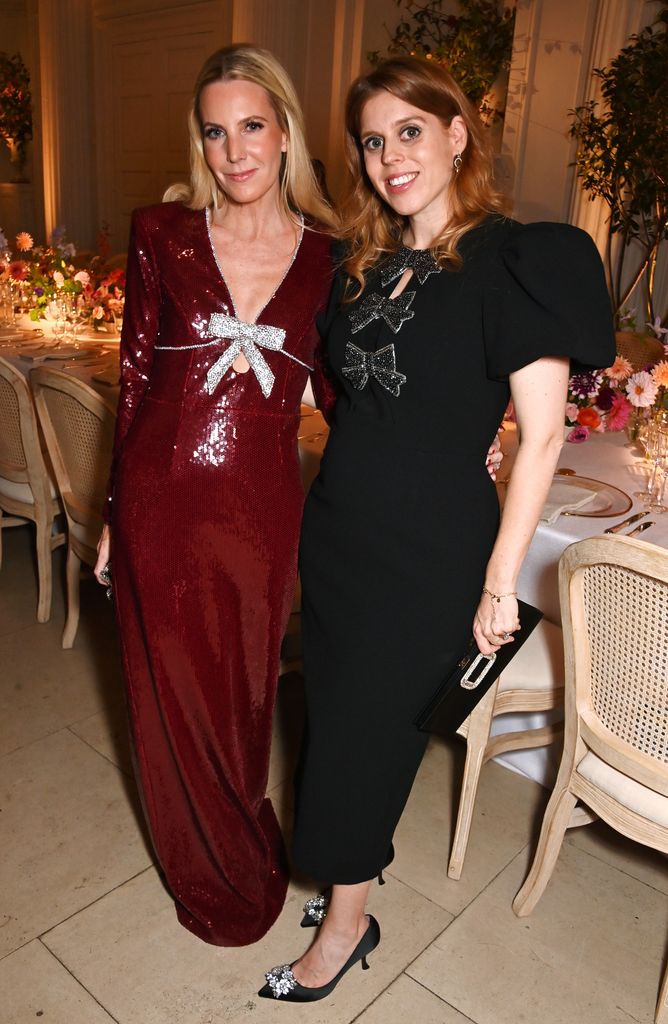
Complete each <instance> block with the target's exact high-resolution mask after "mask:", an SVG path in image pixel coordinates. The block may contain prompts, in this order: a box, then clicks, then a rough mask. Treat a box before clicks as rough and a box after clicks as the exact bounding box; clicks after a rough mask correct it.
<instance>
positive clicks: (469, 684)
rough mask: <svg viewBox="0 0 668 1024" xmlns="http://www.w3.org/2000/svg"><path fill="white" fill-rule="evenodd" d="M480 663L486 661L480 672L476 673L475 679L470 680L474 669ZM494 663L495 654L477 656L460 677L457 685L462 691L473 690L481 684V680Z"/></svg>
mask: <svg viewBox="0 0 668 1024" xmlns="http://www.w3.org/2000/svg"><path fill="white" fill-rule="evenodd" d="M480 661H486V662H487V664H486V665H485V667H484V668H483V669H482V671H480V672H479V673H478V675H477V676H476V678H475V679H472V678H471V677H472V676H473V672H474V669H475V668H476V666H477V665H478V664H479V662H480ZM495 661H496V654H478V657H477V658H475V659H474V660H473V661H472V662H471V664H470V665H469V667H468V668H467V670H466V672H465V673H464V675H463V676H462V678H461V681H460V683H459V685H460V686H461V687H462V688H463V689H464V690H475V688H476V686H478V685H479V684H480V683H481V682H482V680H483V679H484V678H485V676H486V675H487V673H488V672H489V670H490V668H491V667H492V665H493V664H494V662H495Z"/></svg>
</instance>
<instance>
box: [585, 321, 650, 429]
mask: <svg viewBox="0 0 668 1024" xmlns="http://www.w3.org/2000/svg"><path fill="white" fill-rule="evenodd" d="M648 327H650V329H651V330H652V331H653V332H654V334H655V336H656V337H657V338H658V339H659V340H661V341H663V339H664V337H665V336H666V334H668V331H667V330H666V329H665V328H663V327H662V326H661V324H660V322H659V321H658V320H657V321H655V322H654V323H653V324H648ZM667 349H668V346H664V358H663V359H659V360H657V361H655V362H654V363H649V364H648V365H647V366H644V367H643V368H642V369H639V370H634V368H633V366H632V364H631V363H630V362H629V360H628V359H626V358H625V357H624V356H623V355H618V356H617V358H616V359H615V361H614V363H613V364H612V366H609V367H608V368H607V369H605V370H591V371H588V372H586V373H575V374H573V376H572V377H571V378H570V380H569V384H568V402H567V405H566V425H567V426H569V427H570V428H571V429H570V431H569V433H568V434H567V436H566V440H567V441H571V442H574V443H576V444H577V443H582V442H583V441H586V440H587V438H588V437H589V434H590V433H591V431H592V430H595V431H607V430H624V429H625V428H626V429H628V428H629V427H632V428H636V429H635V433H636V436H637V428H639V426H640V423H641V422H642V420H643V419H648V418H650V417H651V416H652V415H653V414H654V413H658V412H660V411H662V410H664V409H668V350H667ZM632 432H634V431H633V430H632Z"/></svg>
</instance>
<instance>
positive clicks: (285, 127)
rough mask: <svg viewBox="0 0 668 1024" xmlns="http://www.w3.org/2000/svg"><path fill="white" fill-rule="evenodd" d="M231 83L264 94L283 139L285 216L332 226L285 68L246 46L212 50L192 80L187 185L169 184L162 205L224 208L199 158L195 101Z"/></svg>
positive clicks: (200, 143) (256, 48)
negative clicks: (213, 87)
mask: <svg viewBox="0 0 668 1024" xmlns="http://www.w3.org/2000/svg"><path fill="white" fill-rule="evenodd" d="M235 80H236V81H239V80H241V81H245V82H254V83H255V84H256V85H259V86H261V87H262V88H263V89H264V90H265V91H266V92H267V94H268V96H269V100H270V101H271V105H272V107H273V109H274V111H275V113H276V118H277V120H278V124H279V126H280V128H281V131H283V132H284V133H285V135H286V136H287V139H288V146H287V152H286V153H285V154H284V159H283V160H282V162H281V173H280V193H281V203H282V205H283V208H284V210H285V213H286V214H287V215H288V216H289V217H292V218H293V219H294V218H295V217H296V216H297V215H299V214H300V213H301V214H304V216H306V217H307V218H309V219H312V220H314V221H316V222H317V223H319V224H321V225H324V226H326V227H329V228H334V227H335V225H336V219H335V216H334V214H333V212H332V209H331V207H330V206H329V205H328V204H327V203H326V202H325V200H324V198H323V196H322V193H321V192H320V189H319V187H318V183H317V180H316V177H315V174H314V172H313V167H312V165H311V158H310V156H309V153H308V149H307V148H306V139H305V132H304V116H303V114H302V111H301V107H300V105H299V100H298V99H297V94H296V92H295V87H294V86H293V84H292V82H291V81H290V78H289V76H288V74H287V72H286V70H285V68H283V67H282V65H281V64H279V62H278V61H277V60H276V58H275V57H274V56H273V55H272V54H271V53H269V51H268V50H263V49H261V48H260V47H259V46H253V45H252V44H250V43H237V44H235V45H234V46H226V47H224V48H223V49H221V50H216V52H215V53H212V54H211V56H210V57H209V58H208V59H207V60H206V61H205V62H204V64H203V66H202V69H201V71H200V73H199V75H198V76H197V80H196V82H195V88H194V91H193V98H192V103H191V105H190V111H189V114H188V131H189V134H190V181H189V182H188V183H185V182H182V183H179V184H175V185H170V186H169V188H168V189H167V190H166V192H165V194H164V196H163V202H170V201H174V200H179V201H181V202H182V203H185V205H186V206H188V207H190V209H192V210H203V209H205V208H206V207H213V209H219V208H221V207H224V205H225V203H226V198H225V193H224V192H223V190H222V189H221V188H220V186H219V184H218V182H217V181H216V179H215V177H214V175H213V174H212V173H211V170H210V168H209V165H208V164H207V162H206V159H205V157H204V144H203V125H202V119H201V115H200V98H201V95H202V90H203V89H205V88H206V86H207V85H211V84H212V83H213V82H221V81H235Z"/></svg>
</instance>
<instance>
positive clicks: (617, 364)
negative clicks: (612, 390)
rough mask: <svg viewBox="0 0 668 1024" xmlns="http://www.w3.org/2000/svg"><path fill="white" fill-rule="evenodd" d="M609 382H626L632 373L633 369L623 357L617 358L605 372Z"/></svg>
mask: <svg viewBox="0 0 668 1024" xmlns="http://www.w3.org/2000/svg"><path fill="white" fill-rule="evenodd" d="M605 372H606V374H607V375H608V377H609V378H610V380H626V378H627V377H630V376H631V374H632V373H633V367H632V366H631V364H630V362H629V361H628V359H625V358H624V356H617V358H616V359H615V361H614V363H613V364H612V366H609V367H608V369H607V370H606V371H605Z"/></svg>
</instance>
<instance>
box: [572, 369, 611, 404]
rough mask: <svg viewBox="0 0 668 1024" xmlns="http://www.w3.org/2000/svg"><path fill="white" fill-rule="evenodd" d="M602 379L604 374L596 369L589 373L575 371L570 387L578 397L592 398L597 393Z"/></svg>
mask: <svg viewBox="0 0 668 1024" xmlns="http://www.w3.org/2000/svg"><path fill="white" fill-rule="evenodd" d="M602 380H603V375H602V374H600V373H598V372H597V371H596V370H590V371H589V373H574V374H573V376H572V377H571V379H570V382H569V387H570V390H571V392H572V393H573V395H575V397H576V398H592V397H593V396H594V395H595V394H597V392H598V389H599V388H600V386H601V381H602Z"/></svg>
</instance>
